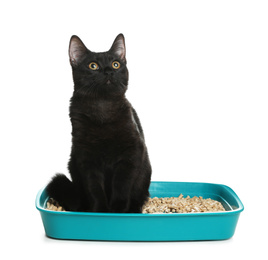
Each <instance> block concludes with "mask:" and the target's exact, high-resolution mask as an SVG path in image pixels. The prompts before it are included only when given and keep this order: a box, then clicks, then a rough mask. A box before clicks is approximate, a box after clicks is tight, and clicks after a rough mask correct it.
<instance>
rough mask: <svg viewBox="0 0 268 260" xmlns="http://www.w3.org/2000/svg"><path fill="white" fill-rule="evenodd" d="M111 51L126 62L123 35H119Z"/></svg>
mask: <svg viewBox="0 0 268 260" xmlns="http://www.w3.org/2000/svg"><path fill="white" fill-rule="evenodd" d="M110 51H111V52H113V53H114V54H115V55H117V56H119V57H120V59H121V60H123V61H126V46H125V38H124V35H123V34H122V33H120V34H119V35H117V37H116V38H115V40H114V43H113V45H112V47H111V49H110Z"/></svg>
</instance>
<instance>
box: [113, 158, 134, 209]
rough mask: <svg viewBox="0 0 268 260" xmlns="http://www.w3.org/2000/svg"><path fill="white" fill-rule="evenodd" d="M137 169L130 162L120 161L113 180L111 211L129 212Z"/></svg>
mask: <svg viewBox="0 0 268 260" xmlns="http://www.w3.org/2000/svg"><path fill="white" fill-rule="evenodd" d="M135 170H136V169H135V167H133V165H131V164H130V163H128V162H120V163H118V164H117V165H116V167H115V169H114V176H113V181H112V196H111V201H110V209H111V212H115V213H127V212H129V206H130V197H131V196H130V195H131V189H132V185H133V180H134V174H135Z"/></svg>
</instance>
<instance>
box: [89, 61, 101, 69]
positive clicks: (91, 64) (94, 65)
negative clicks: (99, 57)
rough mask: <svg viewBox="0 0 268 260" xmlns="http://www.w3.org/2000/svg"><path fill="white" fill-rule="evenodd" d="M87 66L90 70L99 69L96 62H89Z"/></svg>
mask: <svg viewBox="0 0 268 260" xmlns="http://www.w3.org/2000/svg"><path fill="white" fill-rule="evenodd" d="M88 66H89V68H90V69H91V70H97V69H99V65H98V64H97V63H96V62H91V63H90V64H89V65H88Z"/></svg>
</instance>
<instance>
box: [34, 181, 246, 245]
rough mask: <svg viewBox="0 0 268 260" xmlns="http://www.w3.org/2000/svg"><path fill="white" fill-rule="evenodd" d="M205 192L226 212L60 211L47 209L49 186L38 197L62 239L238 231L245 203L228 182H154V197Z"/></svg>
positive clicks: (53, 232) (182, 237)
mask: <svg viewBox="0 0 268 260" xmlns="http://www.w3.org/2000/svg"><path fill="white" fill-rule="evenodd" d="M181 193H182V194H183V195H184V196H187V195H190V197H193V196H202V197H203V198H211V199H214V200H218V201H220V202H221V203H222V204H223V206H224V208H225V209H226V211H225V212H203V213H172V214H167V213H164V214H141V213H133V214H131V213H90V212H57V211H50V210H46V202H47V200H48V199H49V198H48V196H47V194H46V190H45V188H44V189H42V190H40V191H39V193H38V194H37V197H36V208H37V209H38V210H39V211H40V214H41V217H42V221H43V225H44V228H45V232H46V235H47V236H48V237H52V238H58V239H79V240H106V241H187V240H223V239H229V238H231V237H232V236H233V235H234V232H235V228H236V225H237V221H238V218H239V215H240V213H241V212H242V211H243V209H244V207H243V204H242V202H241V201H240V199H239V198H238V196H237V195H236V194H235V192H234V191H233V190H232V189H231V188H229V187H228V186H225V185H220V184H211V183H193V182H151V185H150V196H151V197H177V196H179V195H180V194H181Z"/></svg>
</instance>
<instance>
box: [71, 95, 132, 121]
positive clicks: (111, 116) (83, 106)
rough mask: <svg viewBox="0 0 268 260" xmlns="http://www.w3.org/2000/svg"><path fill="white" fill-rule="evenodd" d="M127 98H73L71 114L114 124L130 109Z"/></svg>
mask: <svg viewBox="0 0 268 260" xmlns="http://www.w3.org/2000/svg"><path fill="white" fill-rule="evenodd" d="M129 105H130V104H129V102H128V100H127V99H126V97H125V96H122V97H117V98H87V99H84V98H83V99H81V98H79V97H73V98H72V100H71V109H70V112H76V113H79V114H83V115H85V116H86V117H87V118H89V119H90V120H92V121H95V122H101V123H105V122H107V123H108V122H112V121H116V120H118V119H119V117H120V116H122V114H124V111H126V110H127V109H128V108H129Z"/></svg>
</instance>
